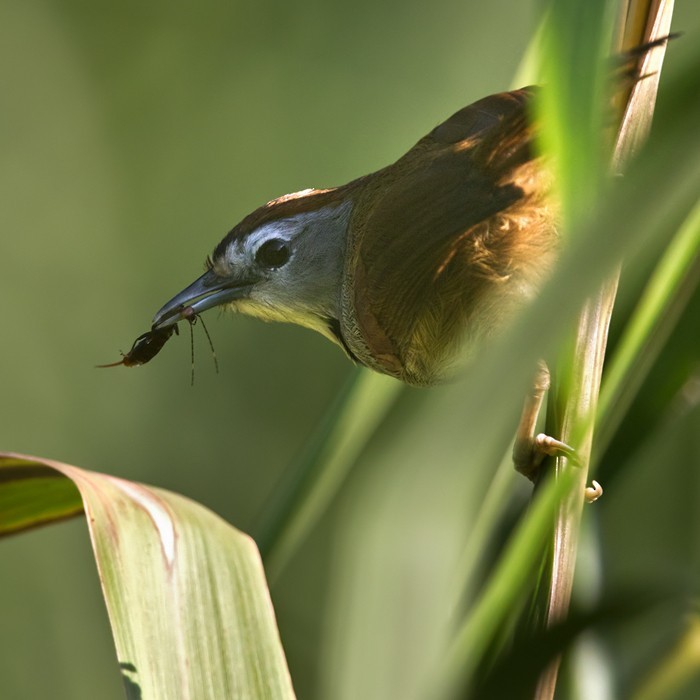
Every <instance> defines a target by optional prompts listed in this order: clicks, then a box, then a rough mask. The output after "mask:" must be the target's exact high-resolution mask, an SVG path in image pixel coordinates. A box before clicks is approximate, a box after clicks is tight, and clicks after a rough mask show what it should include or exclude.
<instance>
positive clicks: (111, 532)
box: [0, 454, 294, 700]
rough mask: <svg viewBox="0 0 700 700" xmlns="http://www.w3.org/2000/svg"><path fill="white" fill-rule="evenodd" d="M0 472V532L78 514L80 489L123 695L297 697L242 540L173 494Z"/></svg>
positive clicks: (31, 461) (75, 477) (7, 469)
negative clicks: (0, 513) (6, 511)
mask: <svg viewBox="0 0 700 700" xmlns="http://www.w3.org/2000/svg"><path fill="white" fill-rule="evenodd" d="M50 473H53V474H54V476H53V477H50V476H48V475H49V474H50ZM0 475H2V476H1V477H0V504H5V503H8V502H10V499H12V503H13V509H12V512H13V513H15V515H10V517H7V518H3V521H2V524H3V530H2V532H9V531H11V530H14V531H19V530H20V529H26V528H27V527H31V526H32V525H37V524H40V523H42V522H50V521H51V520H55V519H56V518H57V517H65V514H72V513H75V512H76V507H78V506H79V503H78V502H77V500H76V498H75V495H76V494H77V492H79V493H80V496H81V497H82V502H83V506H84V509H85V514H86V517H87V523H88V528H89V530H90V539H91V541H92V546H93V549H94V552H95V559H96V562H97V568H98V570H99V574H100V581H101V583H102V589H103V592H104V596H105V602H106V604H107V610H108V613H109V618H110V622H111V624H112V632H113V634H114V640H115V644H116V648H117V656H118V659H119V663H120V666H121V669H122V675H123V678H124V683H125V686H126V689H127V696H128V697H130V698H142V699H143V700H156V699H158V698H163V699H164V700H165V699H168V700H171V699H172V698H202V699H208V698H227V699H228V698H241V700H243V699H245V700H248V699H256V698H260V699H261V700H262V699H263V698H264V699H266V700H267V699H268V698H275V699H277V698H280V699H284V698H294V692H293V690H292V685H291V680H290V677H289V672H288V670H287V665H286V661H285V658H284V653H283V651H282V646H281V643H280V639H279V634H278V631H277V627H276V625H275V619H274V613H273V610H272V604H271V601H270V597H269V594H268V590H267V585H266V583H265V576H264V573H263V568H262V563H261V561H260V557H259V555H258V551H257V549H256V547H255V544H254V543H253V541H252V540H251V539H250V538H249V537H248V536H246V535H244V534H243V533H241V532H239V531H238V530H236V529H235V528H233V527H231V526H230V525H229V524H228V523H226V522H224V521H223V520H222V519H221V518H219V517H218V516H217V515H215V514H214V513H212V512H211V511H209V510H207V509H206V508H204V507H203V506H201V505H199V504H197V503H195V502H193V501H190V500H189V499H187V498H184V497H182V496H179V495H177V494H174V493H170V492H168V491H164V490H162V489H157V488H154V487H149V486H144V485H143V484H139V483H135V482H131V481H125V480H123V479H118V478H116V477H112V476H108V475H105V474H98V473H95V472H90V471H86V470H84V469H78V468H77V467H72V466H68V465H65V464H61V463H59V462H53V461H50V460H39V459H36V458H33V457H24V456H22V455H15V454H0ZM46 485H49V486H50V487H51V488H50V491H48V492H44V493H41V488H42V486H46ZM75 487H77V490H76V488H75ZM52 494H53V495H55V498H56V504H55V507H53V508H52V507H51V500H52ZM96 694H97V693H96Z"/></svg>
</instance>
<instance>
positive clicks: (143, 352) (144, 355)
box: [97, 306, 219, 384]
mask: <svg viewBox="0 0 700 700" xmlns="http://www.w3.org/2000/svg"><path fill="white" fill-rule="evenodd" d="M181 316H182V318H183V319H184V320H185V321H187V322H188V323H189V324H190V352H191V355H192V384H194V334H193V333H192V326H194V325H195V324H196V323H197V320H198V319H199V316H197V314H196V313H195V311H194V309H193V308H192V307H191V306H187V307H185V308H183V309H182V311H181ZM202 328H204V333H205V335H206V336H207V340H208V341H209V347H210V348H211V354H212V357H213V358H214V367H215V368H216V373H217V374H218V373H219V362H218V360H217V359H216V352H215V351H214V344H213V343H212V342H211V336H210V335H209V331H208V330H207V327H206V325H205V323H204V321H203V320H202ZM173 333H175V335H179V334H180V331H179V330H178V327H177V325H172V326H167V327H165V328H151V330H150V331H148V332H147V333H143V334H142V335H140V336H139V337H138V338H136V340H135V341H134V344H133V345H132V346H131V350H129V352H127V353H126V354H124V353H122V359H121V360H119V362H111V363H110V364H108V365H97V366H98V367H118V366H119V365H124V366H125V367H137V366H138V365H145V364H146V363H147V362H150V361H151V360H152V359H153V358H154V357H155V356H156V355H157V354H158V353H159V352H160V351H161V350H162V348H163V346H164V345H165V344H166V343H167V342H168V340H169V339H170V337H171V336H172V335H173Z"/></svg>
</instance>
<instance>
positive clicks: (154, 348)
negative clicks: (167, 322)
mask: <svg viewBox="0 0 700 700" xmlns="http://www.w3.org/2000/svg"><path fill="white" fill-rule="evenodd" d="M190 323H192V321H190ZM173 333H175V334H178V333H179V331H178V329H177V326H167V327H166V328H152V329H151V330H150V331H148V333H143V334H142V335H140V336H139V337H138V338H136V340H135V341H134V344H133V345H132V346H131V350H129V352H127V353H126V355H124V354H123V353H122V359H121V360H119V362H111V363H110V364H108V365H97V366H98V367H117V366H119V365H124V366H125V367H137V366H138V365H145V364H146V363H147V362H150V361H151V360H152V359H153V358H154V357H155V356H156V355H157V354H158V353H159V352H160V351H161V350H162V348H163V346H164V345H165V344H166V343H167V342H168V340H169V339H170V336H172V334H173Z"/></svg>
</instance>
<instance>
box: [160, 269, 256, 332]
mask: <svg viewBox="0 0 700 700" xmlns="http://www.w3.org/2000/svg"><path fill="white" fill-rule="evenodd" d="M253 284H254V282H241V281H240V280H231V279H227V278H222V277H217V275H216V274H214V272H213V271H212V270H207V272H205V273H204V274H203V275H202V276H201V277H200V278H199V279H198V280H195V281H194V282H192V284H191V285H190V286H189V287H187V288H186V289H183V290H182V291H181V292H180V293H179V294H177V295H175V296H174V297H173V298H172V299H171V300H170V301H169V302H168V303H167V304H165V306H163V308H162V309H161V310H160V311H158V313H157V314H156V315H155V316H154V318H153V326H152V328H153V330H155V329H156V328H166V327H167V326H173V325H175V324H176V323H178V321H182V320H183V319H188V320H189V319H191V318H192V317H193V315H196V314H201V313H202V311H206V310H207V309H211V308H213V307H215V306H220V305H221V304H227V303H229V302H231V301H235V300H236V299H244V298H245V297H247V296H248V294H249V292H250V290H251V288H252V287H253Z"/></svg>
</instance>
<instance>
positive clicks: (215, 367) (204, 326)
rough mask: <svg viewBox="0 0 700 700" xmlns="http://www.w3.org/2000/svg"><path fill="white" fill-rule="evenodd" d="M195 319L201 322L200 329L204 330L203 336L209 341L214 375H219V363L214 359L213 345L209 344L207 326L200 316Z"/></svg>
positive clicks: (209, 337)
mask: <svg viewBox="0 0 700 700" xmlns="http://www.w3.org/2000/svg"><path fill="white" fill-rule="evenodd" d="M197 318H199V320H200V321H201V322H202V328H204V335H206V336H207V340H208V341H209V348H210V349H211V356H212V359H213V360H214V369H215V370H216V373H217V374H219V361H218V360H217V359H216V351H215V350H214V343H212V342H211V336H210V335H209V331H208V330H207V325H206V323H204V319H203V318H202V317H201V316H198V317H197Z"/></svg>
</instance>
